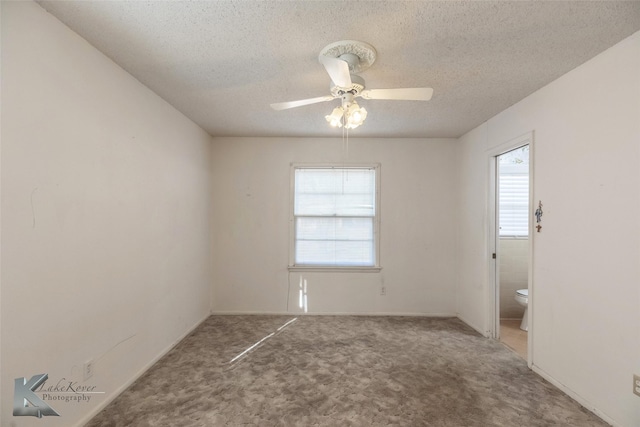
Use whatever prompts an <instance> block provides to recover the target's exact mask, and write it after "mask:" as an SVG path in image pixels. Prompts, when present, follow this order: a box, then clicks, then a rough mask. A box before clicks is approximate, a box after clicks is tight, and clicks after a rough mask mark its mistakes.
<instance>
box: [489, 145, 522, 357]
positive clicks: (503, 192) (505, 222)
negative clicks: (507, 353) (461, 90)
mask: <svg viewBox="0 0 640 427" xmlns="http://www.w3.org/2000/svg"><path fill="white" fill-rule="evenodd" d="M496 184H497V185H496V202H497V203H496V209H497V215H496V218H497V225H496V230H497V233H496V247H497V251H496V252H497V257H498V260H499V261H498V262H497V268H496V278H497V280H496V288H497V292H496V306H497V309H498V310H497V311H498V313H497V314H498V316H499V320H498V321H499V325H500V328H499V338H500V341H502V343H503V344H505V345H506V346H507V347H509V348H511V349H512V350H513V351H515V352H516V353H517V354H518V355H520V356H521V357H522V358H523V359H525V360H526V359H527V358H528V330H529V326H528V323H529V319H528V317H529V316H528V300H529V237H530V230H529V212H530V206H529V145H528V144H527V145H523V146H521V147H518V148H515V149H513V150H510V151H507V152H506V153H503V154H500V155H498V156H496Z"/></svg>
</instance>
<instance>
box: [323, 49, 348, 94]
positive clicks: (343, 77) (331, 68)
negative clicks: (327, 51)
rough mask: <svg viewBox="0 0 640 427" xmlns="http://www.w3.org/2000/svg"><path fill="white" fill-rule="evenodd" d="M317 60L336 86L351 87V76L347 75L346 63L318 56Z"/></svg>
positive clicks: (329, 57)
mask: <svg viewBox="0 0 640 427" xmlns="http://www.w3.org/2000/svg"><path fill="white" fill-rule="evenodd" d="M319 59H320V63H321V64H322V65H324V68H325V69H326V70H327V73H329V77H331V81H333V83H334V84H335V85H336V86H340V87H349V88H350V87H351V74H349V64H347V62H346V61H343V60H342V59H338V58H333V57H331V56H324V55H320V58H319Z"/></svg>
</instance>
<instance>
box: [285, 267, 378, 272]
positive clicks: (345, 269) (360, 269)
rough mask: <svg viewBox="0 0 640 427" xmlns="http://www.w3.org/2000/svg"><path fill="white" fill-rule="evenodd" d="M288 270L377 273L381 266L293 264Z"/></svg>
mask: <svg viewBox="0 0 640 427" xmlns="http://www.w3.org/2000/svg"><path fill="white" fill-rule="evenodd" d="M288 269H289V271H306V272H325V273H379V272H380V270H382V267H321V266H317V265H306V266H305V265H293V266H289V267H288Z"/></svg>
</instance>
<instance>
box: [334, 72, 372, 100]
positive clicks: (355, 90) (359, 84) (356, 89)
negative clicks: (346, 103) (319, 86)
mask: <svg viewBox="0 0 640 427" xmlns="http://www.w3.org/2000/svg"><path fill="white" fill-rule="evenodd" d="M329 88H330V90H331V95H333V96H335V97H336V98H340V97H341V96H342V95H343V94H345V93H347V92H349V93H351V94H353V96H357V95H360V93H361V92H362V91H363V90H364V88H365V85H364V79H363V78H362V77H360V76H357V75H355V74H351V86H350V87H340V86H334V85H333V83H332V84H331V86H330V87H329Z"/></svg>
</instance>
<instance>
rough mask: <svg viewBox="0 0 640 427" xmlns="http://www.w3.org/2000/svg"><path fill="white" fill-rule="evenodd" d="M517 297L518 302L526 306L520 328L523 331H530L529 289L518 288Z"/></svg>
mask: <svg viewBox="0 0 640 427" xmlns="http://www.w3.org/2000/svg"><path fill="white" fill-rule="evenodd" d="M515 299H516V301H517V302H518V304H520V305H521V306H523V307H524V316H522V322H521V323H520V329H522V330H523V331H528V330H529V321H528V319H529V316H528V310H529V308H528V305H529V289H518V290H517V291H516V296H515Z"/></svg>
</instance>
